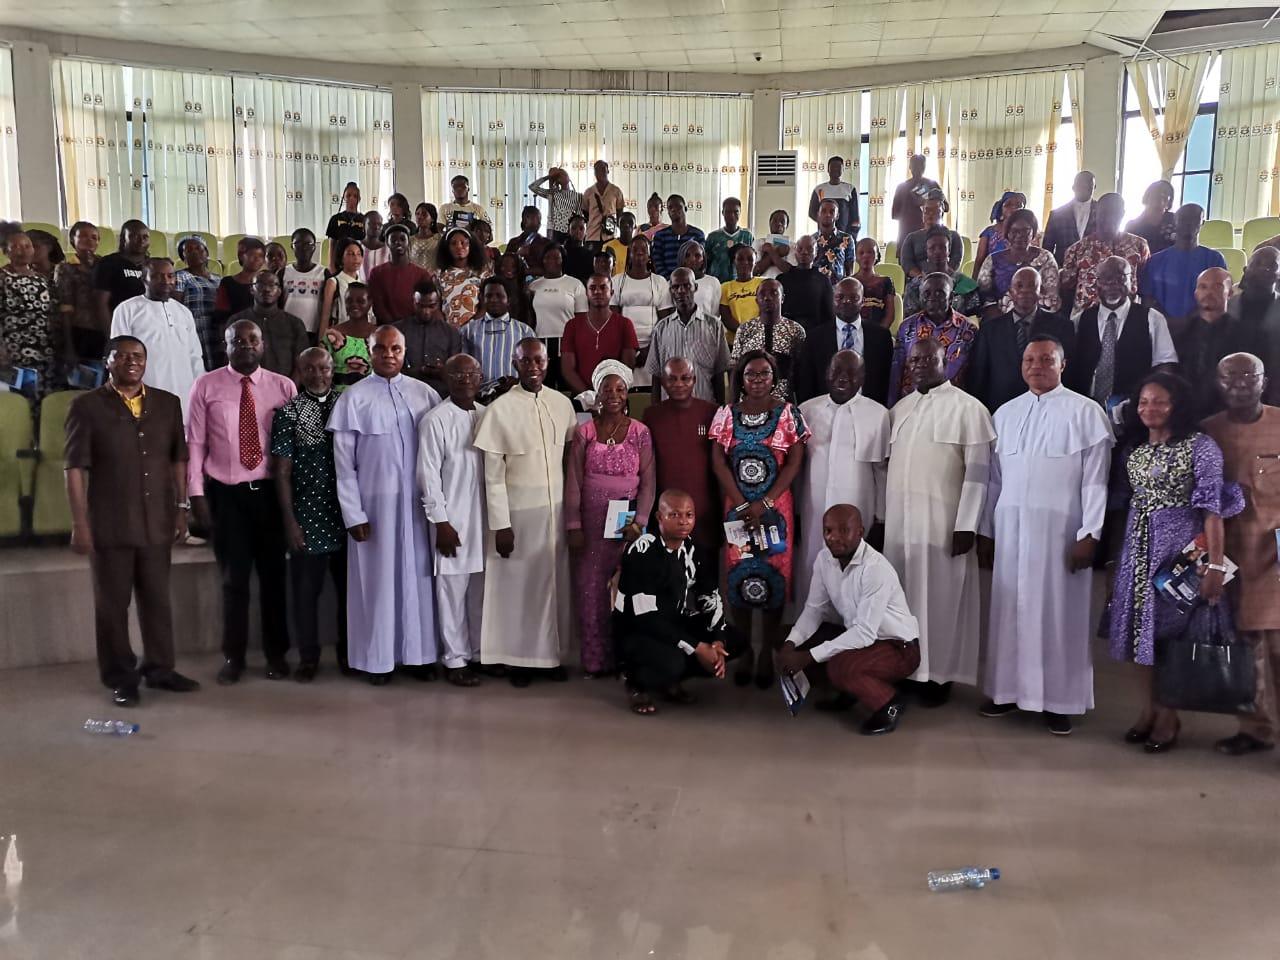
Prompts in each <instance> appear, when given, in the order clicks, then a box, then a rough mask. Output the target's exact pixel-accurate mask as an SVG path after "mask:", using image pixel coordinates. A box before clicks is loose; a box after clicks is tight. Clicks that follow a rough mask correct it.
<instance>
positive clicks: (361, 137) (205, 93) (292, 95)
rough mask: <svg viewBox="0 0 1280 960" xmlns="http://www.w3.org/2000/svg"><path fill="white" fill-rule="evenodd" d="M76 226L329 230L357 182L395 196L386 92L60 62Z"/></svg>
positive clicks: (60, 104)
mask: <svg viewBox="0 0 1280 960" xmlns="http://www.w3.org/2000/svg"><path fill="white" fill-rule="evenodd" d="M53 81H54V108H55V113H56V122H57V128H58V155H59V162H60V164H61V166H62V181H63V194H64V196H63V200H64V210H65V215H66V218H67V221H68V222H71V221H74V220H77V219H85V220H92V221H93V222H95V223H101V224H105V225H108V226H115V227H118V226H119V224H120V223H121V222H122V221H123V220H126V219H128V218H130V217H138V218H141V219H144V220H146V221H147V223H148V224H149V225H150V226H152V227H154V228H155V229H158V230H163V231H165V232H179V231H185V230H205V231H208V232H210V233H215V234H231V233H250V234H256V235H260V236H271V235H275V234H282V233H288V232H290V231H292V230H293V229H295V228H297V227H301V226H306V227H311V228H312V229H316V230H319V229H323V227H324V225H325V223H326V222H327V221H328V218H329V216H330V214H331V213H332V212H333V211H334V209H336V207H337V205H338V201H339V199H340V196H341V192H342V186H343V184H344V183H346V182H347V181H348V180H354V181H356V182H357V183H358V184H359V185H360V189H361V192H362V194H363V196H364V203H365V204H366V205H367V206H370V207H371V206H374V205H376V204H378V203H379V202H380V201H385V198H386V196H387V195H388V194H389V193H390V192H391V190H392V186H391V184H392V178H393V175H394V169H393V161H392V145H391V138H392V130H391V94H390V93H388V92H386V91H382V90H373V89H358V88H357V89H352V88H348V87H336V86H330V85H327V84H318V83H307V82H298V81H286V80H275V79H270V78H263V77H240V76H227V75H219V74H209V73H193V72H186V71H177V70H155V69H141V68H135V67H129V66H124V65H121V64H110V63H95V62H90V61H80V60H56V61H55V62H54V65H53Z"/></svg>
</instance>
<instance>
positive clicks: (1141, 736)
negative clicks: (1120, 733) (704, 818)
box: [1124, 727, 1151, 743]
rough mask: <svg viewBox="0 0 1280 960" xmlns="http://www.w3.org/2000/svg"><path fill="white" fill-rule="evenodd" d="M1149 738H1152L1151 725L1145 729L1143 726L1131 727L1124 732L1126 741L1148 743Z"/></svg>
mask: <svg viewBox="0 0 1280 960" xmlns="http://www.w3.org/2000/svg"><path fill="white" fill-rule="evenodd" d="M1149 739H1151V728H1150V727H1147V729H1145V730H1143V729H1142V728H1141V727H1130V728H1129V729H1128V730H1126V731H1125V734H1124V742H1125V743H1146V742H1147V741H1148V740H1149Z"/></svg>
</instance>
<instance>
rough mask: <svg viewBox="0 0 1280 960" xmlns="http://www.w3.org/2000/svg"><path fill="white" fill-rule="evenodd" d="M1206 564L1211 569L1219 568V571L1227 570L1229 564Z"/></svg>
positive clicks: (1224, 571)
mask: <svg viewBox="0 0 1280 960" xmlns="http://www.w3.org/2000/svg"><path fill="white" fill-rule="evenodd" d="M1205 566H1206V567H1208V569H1210V570H1217V571H1218V572H1219V573H1226V572H1227V565H1226V564H1225V563H1207V564H1205Z"/></svg>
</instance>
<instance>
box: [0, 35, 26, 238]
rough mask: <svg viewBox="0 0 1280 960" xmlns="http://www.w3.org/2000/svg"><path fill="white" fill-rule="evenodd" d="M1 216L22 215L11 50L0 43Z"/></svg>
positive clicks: (12, 216)
mask: <svg viewBox="0 0 1280 960" xmlns="http://www.w3.org/2000/svg"><path fill="white" fill-rule="evenodd" d="M0 217H3V218H4V219H6V220H19V219H21V217H22V209H21V197H20V196H19V193H18V138H17V127H16V124H15V122H14V116H13V52H12V51H11V50H10V49H9V48H8V47H5V46H0Z"/></svg>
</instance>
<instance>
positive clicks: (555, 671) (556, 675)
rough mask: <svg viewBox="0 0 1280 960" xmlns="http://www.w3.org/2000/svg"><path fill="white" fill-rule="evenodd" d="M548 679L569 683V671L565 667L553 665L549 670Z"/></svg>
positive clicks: (553, 681)
mask: <svg viewBox="0 0 1280 960" xmlns="http://www.w3.org/2000/svg"><path fill="white" fill-rule="evenodd" d="M547 679H548V680H550V681H551V682H552V683H567V682H568V681H569V671H568V670H566V669H565V668H564V667H552V668H551V669H550V670H548V671H547Z"/></svg>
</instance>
